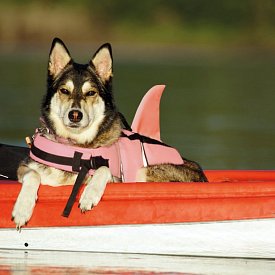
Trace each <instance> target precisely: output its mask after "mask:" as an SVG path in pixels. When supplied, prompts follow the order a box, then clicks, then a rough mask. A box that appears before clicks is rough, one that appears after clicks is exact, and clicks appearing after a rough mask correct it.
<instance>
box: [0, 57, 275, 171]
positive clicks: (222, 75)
mask: <svg viewBox="0 0 275 275" xmlns="http://www.w3.org/2000/svg"><path fill="white" fill-rule="evenodd" d="M114 54H115V53H114ZM163 56H165V53H163ZM76 60H77V61H78V59H76ZM83 60H85V59H83ZM80 61H82V60H80ZM46 67H47V52H45V55H43V54H39V55H38V54H31V53H28V54H24V53H21V54H3V53H2V54H0V78H1V85H0V102H1V116H0V142H2V143H9V144H21V145H22V144H24V138H25V136H27V135H31V134H32V133H33V132H34V129H35V128H36V127H37V126H38V119H39V112H40V101H41V98H42V96H43V94H44V92H45V90H46V88H45V87H46V77H45V76H46ZM114 74H115V78H114V92H115V98H116V102H117V104H118V106H119V109H120V111H121V112H122V113H124V115H125V116H126V118H127V119H128V121H129V122H131V121H132V119H133V116H134V113H135V110H136V108H137V106H138V104H139V102H140V100H141V98H142V96H143V95H144V94H145V92H146V91H147V90H148V89H149V88H150V87H151V86H153V85H155V84H166V85H167V87H166V90H165V93H164V95H163V97H162V102H161V136H162V140H163V141H164V142H166V143H168V144H170V145H173V146H175V147H177V148H178V149H179V151H180V152H181V154H182V155H183V156H184V157H186V158H189V159H192V160H196V161H198V162H199V163H200V164H201V165H202V166H203V168H205V169H274V168H275V124H274V122H275V107H274V103H275V55H272V54H265V53H262V52H260V53H259V52H250V53H244V52H241V53H238V54H232V53H227V52H224V53H222V52H219V53H218V54H215V53H213V52H212V53H210V54H192V55H190V56H189V55H185V54H182V55H180V56H178V57H177V56H173V57H171V58H169V56H168V57H167V56H166V57H163V58H162V57H161V56H158V58H150V56H149V57H147V58H145V57H143V58H140V57H139V56H137V57H136V58H132V59H129V60H127V59H125V58H121V59H120V58H119V57H116V56H115V65H114Z"/></svg>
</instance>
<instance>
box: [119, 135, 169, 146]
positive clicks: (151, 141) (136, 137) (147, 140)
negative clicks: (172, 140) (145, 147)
mask: <svg viewBox="0 0 275 275" xmlns="http://www.w3.org/2000/svg"><path fill="white" fill-rule="evenodd" d="M121 137H127V138H128V139H130V140H139V141H140V142H142V143H148V144H157V145H162V146H166V147H171V146H169V145H167V144H165V143H163V142H161V141H159V140H156V139H153V138H149V137H146V136H143V135H140V134H138V133H132V134H131V135H126V134H125V133H123V132H121Z"/></svg>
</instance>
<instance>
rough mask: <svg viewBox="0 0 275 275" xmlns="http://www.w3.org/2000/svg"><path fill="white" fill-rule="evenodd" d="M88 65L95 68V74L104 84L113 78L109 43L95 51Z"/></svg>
mask: <svg viewBox="0 0 275 275" xmlns="http://www.w3.org/2000/svg"><path fill="white" fill-rule="evenodd" d="M90 65H92V67H93V66H94V67H95V69H96V72H97V74H98V75H99V77H100V78H101V80H102V81H103V82H104V83H105V82H106V81H108V80H109V79H110V78H111V77H112V76H113V58H112V47H111V45H110V44H109V43H106V44H104V45H102V46H101V47H100V48H99V49H98V50H97V52H96V53H95V55H94V57H93V58H92V60H91V61H90Z"/></svg>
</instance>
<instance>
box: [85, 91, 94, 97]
mask: <svg viewBox="0 0 275 275" xmlns="http://www.w3.org/2000/svg"><path fill="white" fill-rule="evenodd" d="M95 94H96V91H89V92H87V93H86V94H85V95H86V96H94V95H95Z"/></svg>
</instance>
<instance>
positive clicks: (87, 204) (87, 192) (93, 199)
mask: <svg viewBox="0 0 275 275" xmlns="http://www.w3.org/2000/svg"><path fill="white" fill-rule="evenodd" d="M104 189H105V188H104ZM104 189H103V191H101V190H100V189H99V188H93V186H92V185H87V186H86V188H85V189H84V191H83V193H82V195H81V197H80V200H79V208H80V209H81V212H86V211H89V210H91V209H92V208H93V207H94V206H96V205H97V204H98V203H99V201H100V199H101V197H102V195H103V193H104Z"/></svg>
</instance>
